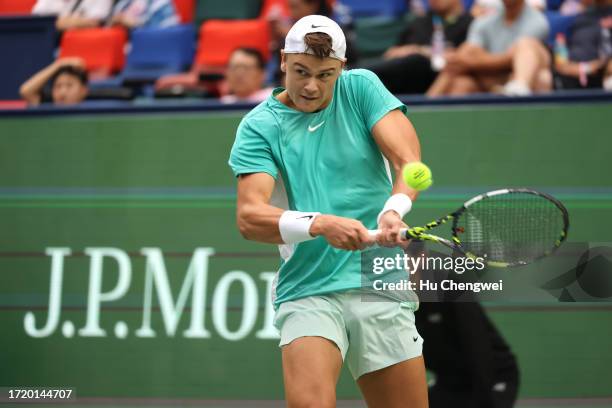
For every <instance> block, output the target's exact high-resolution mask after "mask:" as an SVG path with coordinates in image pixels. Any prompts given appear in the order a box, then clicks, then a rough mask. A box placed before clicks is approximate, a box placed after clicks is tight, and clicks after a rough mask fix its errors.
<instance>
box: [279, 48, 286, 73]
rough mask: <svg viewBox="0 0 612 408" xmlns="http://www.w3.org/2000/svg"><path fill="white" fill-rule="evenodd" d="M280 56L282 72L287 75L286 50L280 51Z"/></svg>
mask: <svg viewBox="0 0 612 408" xmlns="http://www.w3.org/2000/svg"><path fill="white" fill-rule="evenodd" d="M280 55H281V59H280V61H281V62H280V69H281V71H282V72H284V73H287V55H286V54H285V51H284V50H280Z"/></svg>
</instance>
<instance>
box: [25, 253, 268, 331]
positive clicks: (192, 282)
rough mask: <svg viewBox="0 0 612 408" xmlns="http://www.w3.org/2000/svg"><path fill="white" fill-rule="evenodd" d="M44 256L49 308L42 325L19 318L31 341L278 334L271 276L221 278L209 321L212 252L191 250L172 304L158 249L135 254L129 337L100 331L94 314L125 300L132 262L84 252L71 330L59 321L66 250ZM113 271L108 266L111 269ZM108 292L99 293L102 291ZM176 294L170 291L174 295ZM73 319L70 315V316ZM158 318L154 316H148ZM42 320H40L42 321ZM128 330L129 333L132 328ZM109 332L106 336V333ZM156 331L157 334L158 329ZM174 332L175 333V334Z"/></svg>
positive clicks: (118, 326)
mask: <svg viewBox="0 0 612 408" xmlns="http://www.w3.org/2000/svg"><path fill="white" fill-rule="evenodd" d="M45 253H46V254H47V256H48V257H49V258H50V261H51V279H50V285H49V306H48V310H47V316H46V320H45V319H44V316H42V314H40V315H35V314H34V313H33V312H31V311H29V312H27V313H26V315H25V317H24V329H25V332H26V334H27V335H29V336H31V337H36V338H42V337H48V336H51V335H52V334H54V333H55V332H56V331H57V330H60V331H61V333H62V335H63V336H64V337H68V338H70V337H74V336H75V335H76V336H79V337H108V336H112V335H113V334H114V336H115V337H117V338H126V337H128V336H134V337H136V338H153V337H156V336H158V335H166V336H168V337H174V336H176V335H180V336H183V337H186V338H203V339H206V338H210V337H212V336H215V335H218V336H220V337H222V338H223V339H226V340H229V341H237V340H241V339H243V338H245V337H247V336H248V335H250V334H251V333H253V332H254V335H255V337H256V338H258V339H276V338H278V333H277V331H276V329H275V328H274V326H273V324H272V323H273V317H274V310H273V307H272V304H271V302H270V294H271V291H272V284H273V279H274V273H273V272H263V273H260V274H259V276H258V278H259V281H256V280H255V279H253V277H251V275H249V274H247V273H246V272H243V271H230V272H227V273H225V274H224V275H223V276H222V277H221V278H220V279H219V280H218V282H217V283H216V286H215V287H214V289H213V290H212V297H211V299H210V309H209V310H210V316H207V305H208V302H209V300H208V299H207V293H209V291H208V290H207V289H208V285H209V273H208V272H209V260H210V257H211V256H213V255H214V250H213V248H196V249H195V251H194V252H193V255H192V257H191V261H190V263H189V267H188V268H187V272H186V273H185V275H184V279H183V282H182V285H181V288H180V291H179V293H178V296H177V297H176V299H174V298H173V296H172V293H173V291H172V290H171V289H172V288H171V286H170V281H169V279H168V271H167V270H166V266H165V262H164V256H163V253H162V251H161V249H159V248H142V249H141V250H140V254H141V255H142V256H144V258H145V274H144V292H143V299H142V319H141V322H140V325H139V327H138V328H135V330H134V331H133V332H131V331H130V330H131V328H130V327H128V325H127V323H126V322H124V321H121V320H119V321H116V322H114V327H113V330H109V328H108V327H105V328H103V327H101V324H100V315H101V309H102V307H101V306H102V305H103V304H109V303H112V302H116V301H118V300H119V299H121V298H122V297H124V296H125V295H126V293H127V292H128V290H129V288H130V285H131V284H132V283H133V282H132V263H131V260H130V257H129V255H128V254H127V253H126V252H125V251H123V250H121V249H117V248H87V249H85V255H86V256H87V257H88V258H89V282H88V289H85V288H83V290H87V297H86V299H87V306H86V316H85V324H84V326H83V327H81V328H79V329H76V328H75V324H74V323H73V322H72V321H70V320H63V321H62V315H61V314H62V288H63V281H64V279H63V278H64V265H65V263H66V262H68V261H69V257H70V255H71V253H72V252H71V249H70V248H47V249H46V251H45ZM110 262H115V263H116V265H117V266H118V268H117V267H114V268H113V269H114V270H117V271H118V274H117V273H114V270H113V271H112V272H113V273H105V268H104V266H107V269H109V267H108V265H109V263H110ZM112 266H114V265H112ZM258 284H263V285H265V287H266V290H265V297H263V298H260V297H259V295H258V294H259V293H260V292H261V291H259V290H258ZM233 285H240V286H241V289H242V290H241V293H242V297H243V298H242V302H241V304H242V307H241V311H240V312H241V317H240V319H239V320H240V322H239V325H238V327H237V328H236V327H235V326H236V325H235V324H232V328H229V327H228V297H229V291H230V286H233ZM109 287H112V289H111V290H106V291H104V290H103V288H109ZM175 293H176V291H175ZM154 296H156V297H157V301H158V305H159V311H160V314H159V315H160V316H161V319H162V321H163V327H164V329H165V330H164V331H165V333H164V334H159V333H157V332H156V331H155V330H154V329H153V327H152V324H151V320H152V313H151V312H152V308H153V297H154ZM189 299H191V314H190V317H189V318H186V319H185V320H187V319H189V326H188V327H187V328H186V330H184V331H182V332H179V330H178V327H179V322H180V321H181V316H182V315H183V312H184V311H185V307H186V305H187V302H188V300H189ZM260 304H261V305H262V306H263V311H264V316H263V322H262V325H261V327H258V328H256V327H255V324H256V323H257V320H258V319H257V317H258V316H257V314H258V311H259V309H260V308H259V305H260ZM71 316H74V314H71ZM154 316H158V314H154ZM43 320H45V321H43ZM132 329H134V328H132ZM109 331H110V332H111V333H109ZM158 331H160V330H159V329H158ZM177 332H178V333H177Z"/></svg>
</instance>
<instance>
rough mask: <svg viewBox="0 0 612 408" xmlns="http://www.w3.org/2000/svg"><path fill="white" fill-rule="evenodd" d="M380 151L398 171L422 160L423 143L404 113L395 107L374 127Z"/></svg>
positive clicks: (375, 138) (373, 133) (373, 130)
mask: <svg viewBox="0 0 612 408" xmlns="http://www.w3.org/2000/svg"><path fill="white" fill-rule="evenodd" d="M372 136H373V137H374V140H375V141H376V144H377V145H378V147H379V149H380V151H381V152H382V153H383V155H384V156H385V157H386V158H387V160H389V161H390V162H391V164H392V165H393V167H394V169H395V170H396V171H398V170H399V169H401V168H402V167H403V165H404V164H406V163H410V162H413V161H420V160H421V145H420V143H419V139H418V137H417V134H416V130H415V129H414V126H412V123H410V120H408V118H407V117H406V116H405V115H404V113H403V112H402V111H401V110H399V109H395V110H392V111H391V112H389V113H387V114H386V115H385V116H384V117H383V118H382V119H381V120H379V121H378V122H377V123H376V124H375V125H374V127H373V128H372Z"/></svg>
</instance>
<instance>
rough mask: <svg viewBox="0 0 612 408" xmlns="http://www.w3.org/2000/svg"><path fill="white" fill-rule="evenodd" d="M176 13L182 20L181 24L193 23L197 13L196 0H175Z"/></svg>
mask: <svg viewBox="0 0 612 408" xmlns="http://www.w3.org/2000/svg"><path fill="white" fill-rule="evenodd" d="M173 1H174V8H175V9H176V13H177V14H178V16H179V20H181V24H189V23H193V17H194V15H195V0H173Z"/></svg>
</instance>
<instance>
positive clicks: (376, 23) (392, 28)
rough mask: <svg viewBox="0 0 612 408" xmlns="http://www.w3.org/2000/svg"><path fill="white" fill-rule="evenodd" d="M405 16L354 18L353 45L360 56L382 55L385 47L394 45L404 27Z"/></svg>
mask: <svg viewBox="0 0 612 408" xmlns="http://www.w3.org/2000/svg"><path fill="white" fill-rule="evenodd" d="M406 21H407V18H393V19H390V18H386V17H370V18H360V19H357V20H355V34H356V36H357V41H355V46H356V47H357V52H358V53H359V55H360V57H362V58H374V57H379V56H380V55H382V54H383V53H384V52H385V51H386V50H387V48H389V47H391V46H392V45H395V44H396V43H397V39H398V37H399V35H400V33H401V32H402V30H403V29H404V28H405V27H406Z"/></svg>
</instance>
